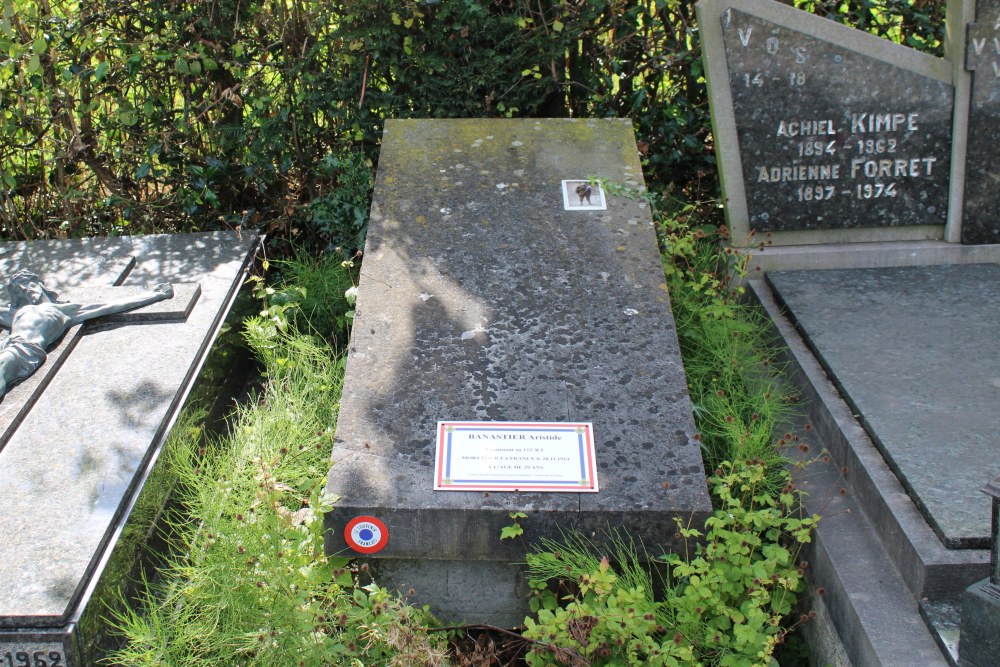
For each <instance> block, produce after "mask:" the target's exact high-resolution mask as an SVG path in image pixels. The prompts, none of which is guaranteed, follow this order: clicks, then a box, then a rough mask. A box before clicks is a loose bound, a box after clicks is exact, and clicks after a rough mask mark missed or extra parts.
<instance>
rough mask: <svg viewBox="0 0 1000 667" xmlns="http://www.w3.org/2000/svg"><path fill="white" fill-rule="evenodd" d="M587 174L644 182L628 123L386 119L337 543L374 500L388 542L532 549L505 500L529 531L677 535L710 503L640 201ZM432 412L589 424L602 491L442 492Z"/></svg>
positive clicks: (409, 555) (491, 550)
mask: <svg viewBox="0 0 1000 667" xmlns="http://www.w3.org/2000/svg"><path fill="white" fill-rule="evenodd" d="M591 177H594V178H597V179H607V181H609V182H611V183H617V184H621V185H623V186H625V187H626V188H631V189H632V190H633V191H635V192H636V193H638V192H640V191H641V189H642V172H641V167H640V164H639V159H638V152H637V150H636V146H635V140H634V137H633V135H632V129H631V125H630V123H629V121H625V120H588V121H577V120H563V119H560V120H516V121H512V120H453V121H431V120H408V121H390V122H387V123H386V128H385V135H384V140H383V146H382V152H381V157H380V163H379V167H378V178H377V182H376V187H375V196H374V202H373V206H372V217H371V228H370V231H369V235H368V242H367V247H366V250H365V265H364V271H363V273H362V278H361V284H360V290H359V297H358V303H357V316H356V320H355V326H354V331H353V334H352V340H351V344H350V352H349V357H348V368H347V376H346V380H345V388H344V394H343V399H342V404H341V405H342V407H341V412H340V417H339V421H338V425H337V432H336V442H335V447H334V453H333V466H332V468H331V471H330V477H329V485H328V490H329V491H331V492H332V493H334V494H336V495H337V496H339V497H340V501H339V502H338V503H337V505H336V506H335V509H334V511H333V512H331V513H329V514H328V515H327V519H326V520H327V531H328V532H327V549H328V551H329V552H331V553H341V552H344V551H345V549H346V544H345V540H344V538H343V530H344V527H345V525H346V524H347V523H348V522H349V521H350V520H351V519H353V518H355V517H357V516H361V515H374V516H376V517H377V518H379V519H381V520H382V521H384V522H385V524H386V526H387V527H388V530H389V533H390V538H389V541H388V545H387V546H386V547H385V549H384V550H383V551H381V552H379V554H378V556H379V557H385V558H406V559H445V560H446V559H454V560H471V561H475V560H478V561H487V560H499V561H508V562H510V561H516V560H521V559H523V543H521V542H517V543H515V542H513V541H510V540H507V541H503V542H501V540H500V539H499V536H500V530H501V528H502V527H503V526H505V525H507V524H509V523H510V521H511V520H510V518H509V513H510V512H511V511H523V512H526V513H527V514H528V518H527V519H523V520H522V521H521V524H522V525H523V527H524V529H525V541H527V542H531V541H533V540H535V539H537V538H539V537H542V536H547V537H558V536H559V534H560V531H561V530H570V529H579V530H581V531H584V532H585V533H586V534H588V535H598V536H600V534H601V533H602V532H603V531H606V530H608V529H615V528H618V529H622V530H625V531H627V532H629V533H630V534H631V535H632V536H634V537H635V538H637V539H641V540H642V541H643V542H644V543H645V545H646V546H647V547H649V548H650V549H651V550H652V549H654V548H655V547H656V545H662V546H663V547H664V548H667V549H670V548H674V547H676V546H677V544H678V538H677V535H676V525H675V523H674V521H673V519H674V518H675V517H677V518H680V519H681V520H682V521H684V522H685V523H686V522H688V521H695V522H698V521H700V520H701V519H702V518H704V517H705V516H706V515H707V513H708V512H709V511H710V502H709V498H708V493H707V487H706V482H705V475H704V470H703V463H702V459H701V453H700V449H699V446H698V444H697V442H696V441H695V439H694V435H695V427H694V422H693V418H692V412H691V404H690V400H689V397H688V393H687V387H686V383H685V378H684V371H683V368H682V365H681V359H680V354H679V350H678V345H677V339H676V334H675V331H674V325H673V320H672V317H671V313H670V305H669V300H668V296H667V293H666V285H665V283H664V279H663V270H662V267H661V265H660V258H659V254H658V251H657V246H656V241H655V236H654V233H653V229H652V221H651V219H650V213H649V210H648V207H647V206H646V204H645V203H643V202H642V201H641V198H639V197H632V198H629V197H626V196H611V195H604V194H601V193H600V192H598V189H597V188H596V187H595V188H593V192H592V193H591V198H590V200H589V202H588V200H587V198H586V197H583V199H582V200H581V198H580V197H579V193H578V192H577V191H576V188H575V185H578V184H579V183H581V182H588V180H589V179H590V178H591ZM565 181H569V184H568V185H567V184H566V183H565ZM566 192H569V193H570V194H569V195H568V196H567V197H566V198H565V199H564V194H565V193H566ZM605 200H606V203H607V208H606V210H590V208H591V207H588V206H587V204H588V203H589V204H591V205H592V208H597V207H598V205H602V206H603V204H604V203H605ZM574 207H577V209H578V210H573V208H574ZM583 208H587V209H588V210H583ZM439 420H446V421H450V420H459V421H519V422H520V421H529V422H530V421H544V422H552V421H558V422H592V423H593V425H594V435H595V441H596V456H597V465H598V476H599V480H600V492H599V493H523V492H521V493H515V492H509V493H490V492H454V491H434V490H433V463H434V443H435V432H436V424H437V422H438V421H439ZM651 553H660V552H659V551H651Z"/></svg>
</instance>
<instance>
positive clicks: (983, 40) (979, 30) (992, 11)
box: [962, 0, 1000, 244]
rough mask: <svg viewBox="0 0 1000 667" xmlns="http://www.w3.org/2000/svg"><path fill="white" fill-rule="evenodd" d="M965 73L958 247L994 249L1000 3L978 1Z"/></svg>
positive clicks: (999, 222) (998, 226) (999, 204)
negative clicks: (967, 98)
mask: <svg viewBox="0 0 1000 667" xmlns="http://www.w3.org/2000/svg"><path fill="white" fill-rule="evenodd" d="M966 49H967V51H966V59H965V67H966V69H969V70H971V71H972V101H971V106H970V108H969V141H968V148H967V152H966V176H965V210H964V216H963V219H962V243H976V244H979V243H1000V217H998V216H997V210H998V209H1000V187H997V186H998V185H1000V169H998V168H997V161H996V157H997V155H1000V135H998V134H997V131H996V130H997V126H998V124H1000V0H979V2H978V3H977V4H976V22H975V23H973V24H971V25H969V39H968V43H967V45H966Z"/></svg>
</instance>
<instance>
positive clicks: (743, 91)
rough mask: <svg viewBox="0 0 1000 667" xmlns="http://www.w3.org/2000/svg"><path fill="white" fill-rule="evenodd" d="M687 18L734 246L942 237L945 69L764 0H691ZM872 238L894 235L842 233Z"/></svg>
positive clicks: (948, 130)
mask: <svg viewBox="0 0 1000 667" xmlns="http://www.w3.org/2000/svg"><path fill="white" fill-rule="evenodd" d="M698 10H699V22H700V24H701V26H702V29H703V34H704V39H705V49H704V52H705V60H706V64H707V65H708V75H709V84H710V94H711V99H712V102H713V104H712V114H713V128H714V134H715V136H716V138H717V143H718V152H719V157H720V171H721V175H722V181H723V189H724V193H725V197H726V200H727V215H728V218H729V223H730V225H731V226H732V227H733V229H734V230H735V231H736V232H737V233H738V237H737V238H741V237H742V235H743V234H745V233H747V232H749V231H751V230H753V231H756V232H759V233H766V232H774V233H777V232H797V233H799V234H798V235H797V236H792V237H790V238H793V239H795V240H796V241H803V242H804V241H807V240H808V239H809V236H803V234H801V233H802V232H809V233H813V237H814V238H824V237H816V235H815V234H814V233H815V232H817V231H820V232H823V231H826V232H829V231H838V230H857V229H859V228H879V229H885V228H895V227H914V228H915V229H914V230H913V231H910V232H903V233H901V234H900V233H897V234H895V237H897V238H941V236H942V234H943V229H944V225H945V223H946V222H947V214H948V196H949V171H950V161H951V145H952V141H951V138H952V105H953V100H954V89H953V87H952V85H951V78H952V75H951V70H950V68H949V65H948V63H947V62H946V61H943V60H939V59H936V58H932V57H930V56H927V55H926V54H922V53H919V52H917V51H914V50H912V49H908V48H905V47H901V46H898V45H895V44H892V43H890V42H888V41H886V40H882V39H880V38H877V37H874V36H872V35H868V34H866V33H863V32H861V31H858V30H854V29H852V28H848V27H846V26H842V25H839V24H836V23H834V22H832V21H829V20H827V19H822V18H819V17H816V16H813V15H811V14H808V13H806V12H802V11H799V10H795V9H793V8H791V7H787V6H784V5H781V4H779V3H777V2H772V1H771V0H746V1H743V0H741V1H740V2H733V1H732V0H702V1H701V2H700V3H699V4H698ZM931 227H933V228H934V230H933V231H932V230H931V229H930V228H931ZM917 228H919V229H917ZM828 238H829V235H828ZM836 238H841V237H836ZM873 238H893V236H892V235H888V236H887V235H884V234H883V235H882V237H879V236H877V235H876V236H874V237H873V236H871V235H868V236H865V235H862V234H859V233H854V234H853V235H852V239H853V240H873Z"/></svg>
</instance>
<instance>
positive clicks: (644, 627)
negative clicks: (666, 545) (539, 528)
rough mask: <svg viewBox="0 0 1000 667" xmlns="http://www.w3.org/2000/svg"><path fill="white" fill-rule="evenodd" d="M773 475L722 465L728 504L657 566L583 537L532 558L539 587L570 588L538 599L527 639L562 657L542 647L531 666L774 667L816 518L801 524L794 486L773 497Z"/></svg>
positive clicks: (545, 547) (630, 550) (719, 491)
mask: <svg viewBox="0 0 1000 667" xmlns="http://www.w3.org/2000/svg"><path fill="white" fill-rule="evenodd" d="M772 474H773V473H771V472H770V471H768V470H767V469H766V466H764V465H763V464H761V463H746V464H738V465H734V464H728V463H727V464H724V465H723V466H721V467H720V470H719V471H718V472H717V474H716V475H714V476H713V477H712V478H711V479H710V480H709V483H710V485H711V486H712V491H713V496H714V497H715V498H716V500H717V501H718V502H719V504H720V505H721V506H720V507H719V509H717V510H716V511H715V512H714V513H713V515H712V516H711V517H710V518H709V519H708V520H707V521H706V523H705V528H704V532H702V531H699V530H696V529H693V528H690V527H685V526H682V525H679V526H678V530H679V531H680V533H681V535H682V536H683V537H684V538H685V540H689V542H688V549H687V551H686V553H683V554H668V555H666V556H664V557H663V558H662V559H659V560H658V561H656V562H652V563H650V562H647V561H648V556H647V557H646V559H641V558H640V555H639V554H638V553H637V551H636V549H635V548H634V545H631V544H626V543H624V542H623V541H622V540H620V539H618V540H613V541H612V544H613V546H612V553H611V555H610V557H609V556H607V555H605V556H599V555H598V554H599V553H600V551H599V547H597V546H595V545H594V544H591V543H588V542H587V541H586V540H585V539H583V538H581V537H579V536H570V537H568V538H566V539H564V540H563V541H559V542H552V541H547V542H543V543H542V549H541V550H539V551H538V552H536V553H534V554H529V556H528V568H529V576H530V578H531V581H532V584H533V586H535V587H536V588H539V587H542V589H543V590H548V589H547V588H545V587H546V586H547V585H548V584H550V583H551V582H552V581H554V580H555V581H563V582H566V583H568V584H571V585H572V587H573V591H572V592H571V593H570V594H568V595H566V596H565V597H564V598H563V599H562V600H561V601H558V602H561V604H557V600H556V599H555V596H553V595H549V596H548V597H546V596H544V595H540V596H538V598H537V600H538V602H536V606H537V607H538V610H537V620H536V619H534V618H528V619H526V620H525V624H526V626H527V629H526V630H525V633H524V634H525V636H526V637H528V638H531V639H535V640H539V641H545V642H549V643H550V644H552V645H554V646H557V647H559V648H560V649H561V650H562V653H557V652H554V651H553V650H551V648H547V647H543V646H536V647H535V648H534V649H533V650H532V652H531V653H529V655H528V657H527V662H528V664H529V665H532V666H534V667H540V666H542V665H554V664H569V665H583V664H588V665H638V664H643V665H654V666H655V665H670V666H678V667H679V666H681V665H691V664H704V665H722V666H732V667H736V666H741V667H742V666H746V665H764V666H766V665H769V664H771V655H772V654H773V651H774V648H775V647H776V646H777V645H778V644H779V643H780V642H782V641H783V638H784V635H785V634H786V633H787V632H788V627H787V625H783V624H782V620H783V619H784V618H785V617H786V616H787V615H788V614H789V613H790V612H791V609H792V606H793V605H794V603H795V600H796V595H795V593H796V592H797V591H799V590H800V589H801V587H802V575H803V569H804V566H803V565H801V564H800V563H798V562H797V561H796V555H797V553H798V550H799V547H800V546H801V544H802V543H804V542H808V541H809V540H810V534H811V530H812V528H813V527H814V526H815V523H816V521H818V517H801V516H799V515H798V502H797V497H796V494H795V492H794V491H793V490H791V489H790V488H788V489H786V490H785V491H784V492H782V493H779V494H777V495H774V494H772V493H771V492H770V491H769V484H768V483H767V479H766V478H767V477H769V476H770V475H772ZM612 563H615V564H616V565H613V564H612ZM658 566H659V567H662V568H663V570H662V572H660V571H658V570H657V567H658ZM658 580H660V581H662V583H661V584H660V585H659V586H657V585H654V583H655V582H657V581H658ZM661 590H662V593H658V591H661Z"/></svg>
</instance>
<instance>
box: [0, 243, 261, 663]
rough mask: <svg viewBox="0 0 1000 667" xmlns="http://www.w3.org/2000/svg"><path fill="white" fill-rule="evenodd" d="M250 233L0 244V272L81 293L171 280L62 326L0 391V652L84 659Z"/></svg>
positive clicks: (15, 657)
mask: <svg viewBox="0 0 1000 667" xmlns="http://www.w3.org/2000/svg"><path fill="white" fill-rule="evenodd" d="M258 244H259V240H258V239H257V238H255V237H252V236H247V237H243V238H241V237H240V236H239V235H237V234H228V233H219V234H191V235H176V236H150V237H136V238H128V237H124V238H116V239H87V240H77V241H48V242H35V243H9V244H2V245H0V274H2V275H3V276H4V277H6V276H8V275H10V274H11V273H13V272H15V271H17V270H18V269H31V270H33V271H35V272H36V273H39V274H41V275H42V276H43V277H44V278H45V279H46V283H47V284H48V285H49V286H51V287H53V288H55V289H56V290H57V291H64V292H66V293H67V296H70V295H71V296H72V297H73V298H74V299H78V300H79V301H81V302H88V301H97V300H104V299H109V298H114V295H115V294H119V293H121V292H127V291H131V290H136V289H141V288H144V287H146V286H149V285H153V284H156V283H162V282H169V283H172V284H174V285H175V286H176V287H177V289H176V291H175V298H174V299H172V300H168V301H163V302H160V303H158V304H154V305H152V306H150V307H148V308H149V310H136V311H133V312H131V313H125V314H121V315H117V316H111V317H109V318H107V319H105V320H94V321H91V322H86V323H84V324H83V325H82V326H81V327H80V328H78V329H74V330H70V331H68V332H67V333H66V334H65V335H64V336H63V339H62V341H61V342H60V343H58V344H57V346H56V349H54V350H51V351H50V353H49V358H48V360H46V362H45V364H43V366H42V367H40V368H39V369H38V370H37V371H36V373H35V375H33V376H31V377H30V378H28V379H27V380H25V381H24V382H22V383H20V384H18V385H16V386H14V387H13V388H12V389H11V391H10V392H8V393H7V394H6V395H5V396H4V397H3V400H2V402H0V418H2V419H3V420H4V423H3V424H2V425H3V427H4V429H5V433H4V435H3V444H0V447H2V449H0V526H2V530H0V534H2V535H3V538H2V539H0V664H3V665H6V666H8V667H10V666H11V665H13V666H14V667H19V666H20V665H22V664H25V665H29V667H36V666H37V665H43V664H44V665H47V667H62V666H63V665H68V666H72V665H87V664H92V660H93V654H94V649H95V644H96V643H97V642H98V641H100V640H101V637H102V633H103V632H104V630H103V627H102V620H101V619H102V618H104V617H106V616H107V615H108V608H107V607H106V606H105V605H106V603H108V602H113V601H115V598H116V596H117V595H118V591H119V587H120V586H121V585H122V584H123V579H124V577H125V575H126V574H127V573H128V571H129V569H130V567H131V565H132V563H133V560H134V558H135V556H136V551H137V549H138V548H139V547H140V545H141V543H142V542H143V541H144V540H145V539H146V533H147V532H148V530H149V528H150V524H151V523H152V521H153V518H154V517H155V515H156V513H157V512H158V510H159V507H160V503H162V501H163V494H164V493H165V491H166V489H167V488H168V486H169V484H168V481H167V480H165V479H162V478H161V475H158V470H159V468H157V467H156V462H157V460H158V457H159V455H160V451H161V448H162V446H163V443H164V440H165V438H166V435H167V433H168V432H169V429H170V427H171V425H172V423H173V420H174V419H175V418H176V415H177V412H178V411H179V410H180V408H181V406H182V404H183V402H184V399H185V397H186V396H187V394H188V392H189V391H190V389H191V386H192V384H193V382H194V381H195V378H196V377H197V375H198V372H199V370H200V368H201V367H202V364H203V363H204V362H205V359H206V356H207V355H208V353H209V350H210V348H211V345H212V342H213V340H214V339H215V337H216V335H217V333H218V331H219V328H220V327H221V326H222V324H223V319H224V318H225V316H226V313H227V312H229V309H230V306H231V305H232V303H233V300H234V298H235V297H236V294H237V292H238V290H239V288H240V286H241V285H242V284H243V278H244V274H245V271H246V270H247V267H248V263H249V261H250V259H251V258H252V256H253V253H254V251H255V249H256V247H257V245H258ZM116 285H120V286H116ZM5 661H6V662H5Z"/></svg>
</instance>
